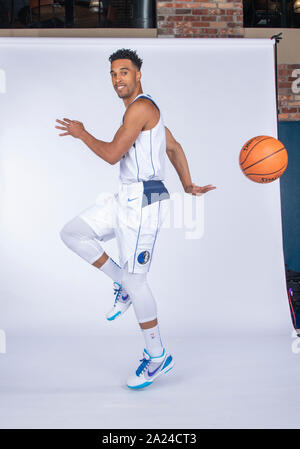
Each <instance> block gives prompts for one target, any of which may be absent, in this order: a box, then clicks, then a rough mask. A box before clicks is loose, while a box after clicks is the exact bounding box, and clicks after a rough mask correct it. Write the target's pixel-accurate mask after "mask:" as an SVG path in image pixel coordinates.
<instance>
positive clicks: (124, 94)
mask: <svg viewBox="0 0 300 449" xmlns="http://www.w3.org/2000/svg"><path fill="white" fill-rule="evenodd" d="M110 75H111V80H112V83H113V86H114V89H115V91H116V92H117V94H118V96H119V98H128V97H130V96H131V95H132V94H133V93H134V91H135V90H136V88H137V84H138V82H139V80H140V77H141V72H139V71H138V69H137V68H136V67H135V66H134V64H133V63H132V62H131V60H130V59H117V60H116V61H113V62H112V63H111V71H110Z"/></svg>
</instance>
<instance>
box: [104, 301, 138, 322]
mask: <svg viewBox="0 0 300 449" xmlns="http://www.w3.org/2000/svg"><path fill="white" fill-rule="evenodd" d="M131 304H132V303H130V304H129V306H128V307H127V309H125V310H124V311H123V313H122V312H121V311H120V310H119V312H117V313H116V314H115V315H113V316H111V317H109V318H107V317H106V319H107V321H114V320H115V319H116V318H118V317H120V316H121V315H124V314H125V312H127V310H128V309H129V307H130V306H131Z"/></svg>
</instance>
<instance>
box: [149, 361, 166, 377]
mask: <svg viewBox="0 0 300 449" xmlns="http://www.w3.org/2000/svg"><path fill="white" fill-rule="evenodd" d="M164 361H165V360H164ZM163 363H164V362H162V363H161V364H160V365H159V367H158V368H156V369H155V370H154V371H152V373H150V371H149V370H148V376H149V377H152V376H153V375H154V374H155V373H156V371H158V370H159V368H161V366H162V364H163Z"/></svg>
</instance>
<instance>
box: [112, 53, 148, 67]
mask: <svg viewBox="0 0 300 449" xmlns="http://www.w3.org/2000/svg"><path fill="white" fill-rule="evenodd" d="M116 59H130V61H131V62H132V63H133V64H134V65H135V66H136V67H137V68H138V69H139V70H141V67H142V64H143V60H142V59H141V58H139V57H138V55H137V53H136V51H135V50H130V49H129V48H121V49H120V50H117V51H115V52H114V53H113V54H112V55H110V57H109V61H110V62H111V63H112V62H113V61H115V60H116Z"/></svg>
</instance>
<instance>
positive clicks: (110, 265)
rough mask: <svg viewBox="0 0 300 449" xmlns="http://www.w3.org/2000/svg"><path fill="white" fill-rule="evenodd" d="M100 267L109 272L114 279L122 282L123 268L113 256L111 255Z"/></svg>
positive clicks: (106, 272) (108, 274)
mask: <svg viewBox="0 0 300 449" xmlns="http://www.w3.org/2000/svg"><path fill="white" fill-rule="evenodd" d="M99 269H100V270H101V271H103V272H104V273H105V274H107V276H109V277H110V278H111V279H112V280H113V281H116V282H118V283H119V284H121V280H122V268H121V267H120V266H119V265H118V264H117V263H116V262H115V261H114V260H113V259H112V258H111V257H109V258H108V259H107V261H106V262H105V263H104V264H103V265H102V266H101V267H100V268H99Z"/></svg>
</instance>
